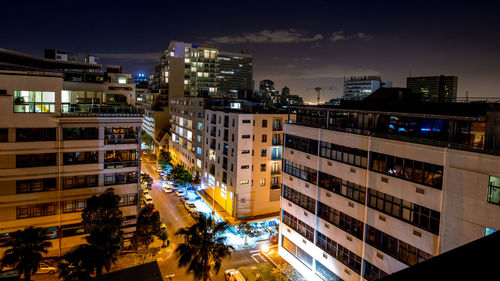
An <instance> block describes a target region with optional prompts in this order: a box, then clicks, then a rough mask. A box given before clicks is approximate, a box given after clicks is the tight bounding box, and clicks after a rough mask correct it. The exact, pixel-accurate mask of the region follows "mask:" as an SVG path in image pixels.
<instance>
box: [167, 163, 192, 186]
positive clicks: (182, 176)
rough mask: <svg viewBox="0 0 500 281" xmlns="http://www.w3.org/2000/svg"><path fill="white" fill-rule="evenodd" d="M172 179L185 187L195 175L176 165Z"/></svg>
mask: <svg viewBox="0 0 500 281" xmlns="http://www.w3.org/2000/svg"><path fill="white" fill-rule="evenodd" d="M170 177H171V178H172V179H173V180H174V181H176V182H178V183H179V184H180V185H184V186H185V185H186V184H187V183H189V182H191V181H192V180H193V175H191V173H190V172H189V171H188V170H186V169H184V167H182V165H176V166H175V167H173V168H172V171H171V173H170Z"/></svg>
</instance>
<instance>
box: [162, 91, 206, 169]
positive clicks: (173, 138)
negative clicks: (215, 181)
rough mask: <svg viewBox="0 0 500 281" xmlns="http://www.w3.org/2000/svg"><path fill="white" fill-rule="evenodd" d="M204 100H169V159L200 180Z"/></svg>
mask: <svg viewBox="0 0 500 281" xmlns="http://www.w3.org/2000/svg"><path fill="white" fill-rule="evenodd" d="M206 103H207V101H206V99H205V98H199V97H172V98H171V99H170V114H171V116H172V117H171V120H170V140H169V148H170V152H171V157H172V159H173V160H174V162H176V163H180V164H182V165H183V166H184V167H185V168H186V169H188V170H189V171H190V172H191V174H192V175H193V176H198V178H201V172H202V166H203V110H204V108H205V106H206Z"/></svg>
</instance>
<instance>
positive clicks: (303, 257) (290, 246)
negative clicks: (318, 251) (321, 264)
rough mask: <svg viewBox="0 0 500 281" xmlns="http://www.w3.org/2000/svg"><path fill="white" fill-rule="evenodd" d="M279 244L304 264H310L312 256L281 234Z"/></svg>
mask: <svg viewBox="0 0 500 281" xmlns="http://www.w3.org/2000/svg"><path fill="white" fill-rule="evenodd" d="M281 246H282V247H283V249H285V250H287V251H288V252H289V253H290V254H292V255H293V256H294V257H296V258H297V259H298V260H299V261H301V262H303V263H304V264H305V265H307V266H309V267H311V266H312V263H313V257H312V256H311V255H309V254H308V253H306V252H305V251H304V250H302V249H301V248H300V247H299V246H297V245H295V243H293V242H292V241H290V239H288V238H286V237H285V236H283V235H281Z"/></svg>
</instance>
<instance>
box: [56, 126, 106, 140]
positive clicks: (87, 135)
mask: <svg viewBox="0 0 500 281" xmlns="http://www.w3.org/2000/svg"><path fill="white" fill-rule="evenodd" d="M97 138H98V129H97V128H63V139H64V140H96V139H97Z"/></svg>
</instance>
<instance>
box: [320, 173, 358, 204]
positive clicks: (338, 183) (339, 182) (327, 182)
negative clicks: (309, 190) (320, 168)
mask: <svg viewBox="0 0 500 281" xmlns="http://www.w3.org/2000/svg"><path fill="white" fill-rule="evenodd" d="M319 186H320V187H322V188H324V189H326V190H329V191H332V192H334V193H337V194H339V195H341V196H344V197H346V198H349V199H351V200H354V201H356V202H359V203H361V204H365V196H366V187H364V186H361V185H358V184H355V183H352V182H350V181H346V180H343V179H341V178H337V177H335V176H332V175H329V174H326V173H323V172H319Z"/></svg>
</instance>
